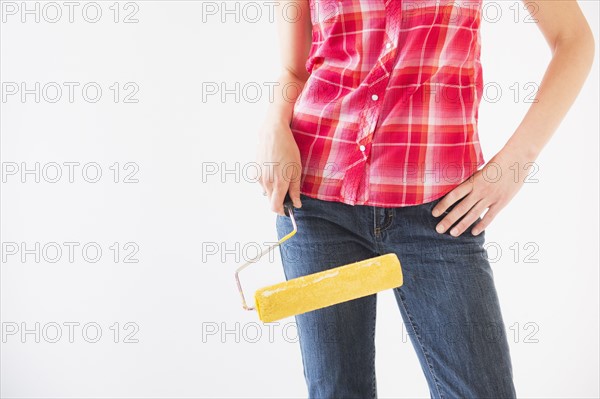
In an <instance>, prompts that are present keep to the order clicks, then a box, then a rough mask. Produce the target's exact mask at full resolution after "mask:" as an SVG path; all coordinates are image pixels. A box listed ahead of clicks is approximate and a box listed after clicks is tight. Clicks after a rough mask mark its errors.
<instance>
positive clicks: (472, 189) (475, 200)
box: [432, 147, 533, 237]
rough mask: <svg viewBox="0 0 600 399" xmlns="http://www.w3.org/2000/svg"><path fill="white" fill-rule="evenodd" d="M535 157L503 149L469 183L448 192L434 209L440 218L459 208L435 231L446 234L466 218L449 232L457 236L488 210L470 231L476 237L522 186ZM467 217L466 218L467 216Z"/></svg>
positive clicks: (506, 148) (442, 221) (467, 181)
mask: <svg viewBox="0 0 600 399" xmlns="http://www.w3.org/2000/svg"><path fill="white" fill-rule="evenodd" d="M532 164H533V157H528V156H526V155H525V154H522V153H521V152H520V151H518V150H514V149H511V148H509V147H504V148H503V149H502V150H501V151H500V152H498V153H497V154H496V155H495V156H494V157H493V158H492V159H491V160H490V161H489V162H488V163H487V164H485V165H484V167H483V168H482V169H481V170H478V171H477V172H475V173H474V174H473V175H472V176H470V177H469V178H468V179H467V180H466V181H464V182H462V183H461V184H460V185H458V186H456V187H455V188H454V189H453V190H452V191H450V192H448V193H447V194H446V195H445V196H444V197H443V198H442V200H441V201H440V202H438V203H437V204H436V206H435V207H434V208H433V210H432V215H433V216H434V217H438V216H439V215H441V214H442V213H443V212H444V211H445V210H446V209H447V208H449V207H450V206H451V205H452V204H454V203H455V202H457V201H459V202H458V203H457V204H456V206H455V207H454V208H453V209H452V210H451V211H450V212H449V213H448V214H447V215H446V216H445V217H444V218H443V219H442V220H441V221H440V222H439V223H438V225H437V226H436V231H437V232H438V233H444V232H445V231H446V230H447V229H448V228H449V227H450V226H452V225H453V224H454V223H455V222H456V221H457V220H458V219H460V218H461V217H463V216H464V217H463V219H462V220H461V221H460V222H459V223H457V224H456V226H454V227H453V228H452V230H450V234H451V235H452V236H454V237H458V236H459V235H461V234H462V233H463V232H464V231H465V229H466V228H467V227H469V226H471V224H473V222H475V221H476V220H477V218H478V217H479V216H481V214H482V213H483V211H485V210H486V209H488V208H489V210H488V211H487V212H486V214H485V215H484V217H483V218H482V219H481V221H480V222H479V223H477V224H476V225H475V226H474V227H473V229H472V230H471V234H473V235H477V234H479V233H480V232H481V231H483V230H485V228H486V227H487V226H488V225H489V224H490V223H491V222H492V220H494V218H495V217H496V215H497V214H498V213H499V212H500V210H502V208H504V207H505V206H506V205H507V204H508V203H509V202H510V200H511V199H512V198H513V197H514V196H515V195H516V194H517V192H518V191H519V190H520V189H521V187H522V186H523V183H524V182H525V178H526V177H527V174H528V169H529V167H530V166H532ZM465 214H466V215H465Z"/></svg>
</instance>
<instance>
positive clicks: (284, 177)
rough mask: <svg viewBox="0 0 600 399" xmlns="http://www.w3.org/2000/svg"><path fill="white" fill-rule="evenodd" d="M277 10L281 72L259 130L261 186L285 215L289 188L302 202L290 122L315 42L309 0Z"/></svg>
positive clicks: (274, 207)
mask: <svg viewBox="0 0 600 399" xmlns="http://www.w3.org/2000/svg"><path fill="white" fill-rule="evenodd" d="M284 5H286V6H285V7H284ZM275 13H276V18H277V33H278V36H279V50H280V59H281V66H282V72H281V74H280V76H279V78H278V79H277V82H278V83H279V84H278V85H277V86H276V88H275V93H274V100H273V102H272V103H271V104H270V105H269V109H268V111H267V116H266V118H265V121H264V123H263V126H262V128H261V129H260V131H259V144H258V150H257V161H258V163H259V165H261V167H262V174H261V185H262V187H263V189H264V191H265V192H266V193H267V195H268V196H269V200H270V202H271V210H272V211H274V212H277V213H278V214H280V215H284V212H283V200H284V198H285V195H286V193H287V192H288V190H289V193H290V197H291V198H292V200H293V202H294V206H295V207H297V208H299V207H300V206H301V205H302V204H301V203H300V173H301V170H302V169H301V165H300V153H299V151H298V146H297V144H296V142H295V140H294V137H293V135H292V132H291V130H290V122H291V120H292V110H293V107H294V103H295V101H296V99H297V97H298V94H300V91H301V90H302V89H303V88H304V84H305V83H306V79H307V78H308V76H309V74H308V72H307V71H306V68H305V64H306V60H307V58H308V54H309V51H310V46H311V44H312V22H311V19H310V8H309V0H288V1H287V2H286V3H283V2H277V5H276V6H275Z"/></svg>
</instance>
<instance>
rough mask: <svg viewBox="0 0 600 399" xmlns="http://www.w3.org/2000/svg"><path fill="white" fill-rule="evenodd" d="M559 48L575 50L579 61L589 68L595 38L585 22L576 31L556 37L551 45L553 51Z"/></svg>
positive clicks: (593, 53) (594, 51) (592, 56)
mask: <svg viewBox="0 0 600 399" xmlns="http://www.w3.org/2000/svg"><path fill="white" fill-rule="evenodd" d="M561 48H565V49H566V48H568V49H570V51H573V50H575V51H576V53H577V54H578V56H579V57H578V58H579V59H580V61H581V62H582V63H585V64H586V65H588V66H589V68H590V69H591V66H592V64H593V62H594V57H595V54H596V40H595V38H594V34H593V32H592V30H591V29H590V27H589V25H587V24H585V25H584V26H582V27H581V28H580V29H578V30H577V31H576V32H572V33H571V34H569V35H564V36H562V37H559V38H557V39H556V41H555V43H554V46H553V53H556V52H557V51H559V50H560V49H561Z"/></svg>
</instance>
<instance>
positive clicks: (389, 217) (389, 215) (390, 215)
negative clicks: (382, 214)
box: [380, 211, 394, 231]
mask: <svg viewBox="0 0 600 399" xmlns="http://www.w3.org/2000/svg"><path fill="white" fill-rule="evenodd" d="M386 216H387V217H386V220H385V223H384V224H383V225H382V226H381V227H380V230H381V231H383V230H386V229H387V228H389V227H390V226H391V225H392V221H393V220H394V213H393V211H386Z"/></svg>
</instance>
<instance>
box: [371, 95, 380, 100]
mask: <svg viewBox="0 0 600 399" xmlns="http://www.w3.org/2000/svg"><path fill="white" fill-rule="evenodd" d="M371 99H372V100H373V101H377V100H379V96H378V95H377V94H373V95H372V96H371Z"/></svg>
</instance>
